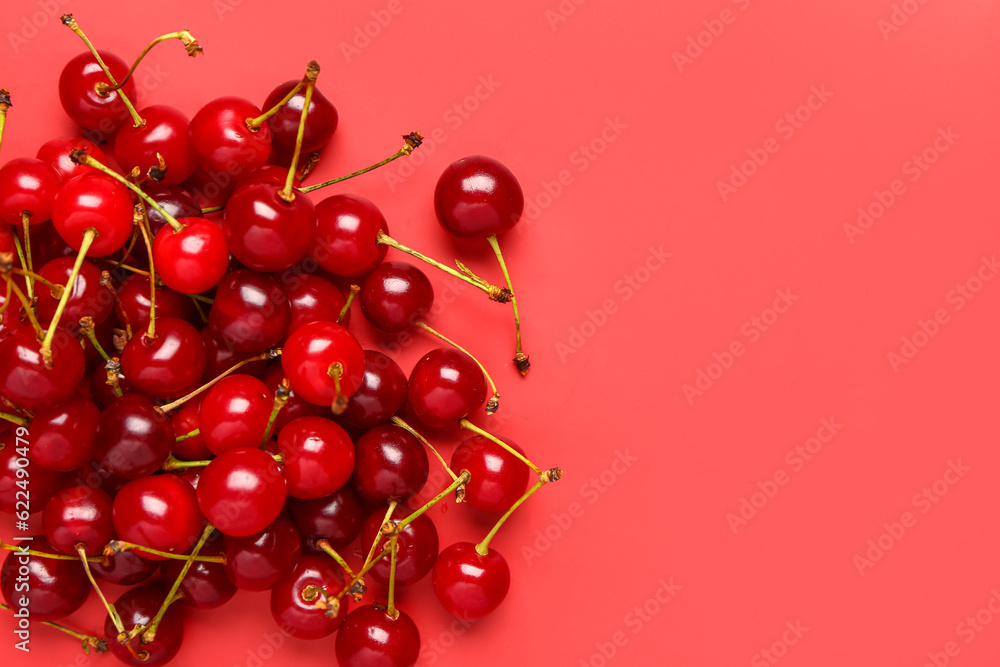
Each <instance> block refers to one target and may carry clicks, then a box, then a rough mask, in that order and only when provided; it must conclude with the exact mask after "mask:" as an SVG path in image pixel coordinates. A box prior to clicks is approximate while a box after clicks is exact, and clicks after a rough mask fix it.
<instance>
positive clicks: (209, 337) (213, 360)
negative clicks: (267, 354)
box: [201, 326, 284, 416]
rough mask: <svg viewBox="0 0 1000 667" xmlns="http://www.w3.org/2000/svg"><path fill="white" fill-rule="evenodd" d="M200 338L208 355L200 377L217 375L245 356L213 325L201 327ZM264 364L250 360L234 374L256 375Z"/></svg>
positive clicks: (214, 376)
mask: <svg viewBox="0 0 1000 667" xmlns="http://www.w3.org/2000/svg"><path fill="white" fill-rule="evenodd" d="M201 340H202V341H203V342H204V343H205V351H206V353H207V355H208V363H207V365H206V366H205V375H204V377H203V378H202V379H204V380H206V381H207V380H213V379H215V378H217V377H219V375H221V374H222V373H223V372H225V371H227V370H229V369H230V368H232V367H233V366H234V365H236V364H237V363H238V362H241V361H243V360H244V358H245V355H244V354H241V353H238V352H237V351H236V348H235V347H234V346H233V344H232V343H231V342H230V341H229V340H226V339H224V338H223V336H222V334H220V333H219V332H218V331H216V329H215V327H212V326H207V327H205V328H204V329H202V330H201ZM266 365H267V362H266V361H252V362H250V363H249V364H247V365H246V366H240V367H239V368H238V369H237V370H236V371H235V372H234V374H238V375H254V376H256V375H259V374H260V373H262V372H263V370H264V367H265V366H266ZM282 412H284V410H282ZM279 416H280V414H279Z"/></svg>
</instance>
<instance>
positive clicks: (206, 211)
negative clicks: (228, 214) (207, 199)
mask: <svg viewBox="0 0 1000 667" xmlns="http://www.w3.org/2000/svg"><path fill="white" fill-rule="evenodd" d="M225 208H226V207H225V205H224V204H220V205H219V206H209V207H208V208H203V209H201V214H202V215H208V214H209V213H218V212H219V211H222V210H224V209H225Z"/></svg>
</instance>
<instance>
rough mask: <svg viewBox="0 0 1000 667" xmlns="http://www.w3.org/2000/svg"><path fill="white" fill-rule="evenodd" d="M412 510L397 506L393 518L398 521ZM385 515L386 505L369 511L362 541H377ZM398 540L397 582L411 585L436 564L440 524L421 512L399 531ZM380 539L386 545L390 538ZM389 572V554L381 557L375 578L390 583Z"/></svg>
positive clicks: (368, 542) (374, 568) (362, 529)
mask: <svg viewBox="0 0 1000 667" xmlns="http://www.w3.org/2000/svg"><path fill="white" fill-rule="evenodd" d="M410 514H412V512H411V511H410V510H408V509H406V508H404V507H399V506H397V507H396V509H395V510H393V512H392V517H391V519H390V520H392V521H399V520H400V519H403V518H405V517H407V516H409V515H410ZM384 518H385V510H383V509H376V510H375V511H374V512H372V513H371V514H369V515H368V518H367V519H366V520H365V523H364V525H363V526H362V527H361V543H362V544H366V545H367V544H372V543H373V542H374V541H375V538H376V537H377V536H378V534H379V531H380V530H381V528H382V520H383V519H384ZM396 540H397V545H398V547H399V552H398V554H397V556H396V586H397V587H400V586H409V585H410V584H413V583H416V582H417V581H419V580H420V579H422V578H423V577H424V576H425V575H426V574H427V573H428V572H430V571H431V569H432V568H433V567H434V561H435V560H436V559H437V554H438V533H437V528H435V527H434V522H433V521H431V518H430V517H429V516H427V514H421V515H420V516H419V517H418V518H417V519H415V520H414V521H413V522H412V523H408V524H406V526H405V527H404V528H403V529H402V530H401V531H399V536H398V537H397V538H396ZM380 541H381V542H382V544H383V545H384V546H387V545H388V542H389V540H388V538H385V539H384V540H380ZM376 553H378V551H376ZM389 573H390V562H389V558H388V557H385V558H383V559H382V560H380V561H379V563H378V565H376V566H375V567H373V568H372V569H371V576H372V578H373V579H376V580H378V581H381V582H382V583H384V584H388V583H389Z"/></svg>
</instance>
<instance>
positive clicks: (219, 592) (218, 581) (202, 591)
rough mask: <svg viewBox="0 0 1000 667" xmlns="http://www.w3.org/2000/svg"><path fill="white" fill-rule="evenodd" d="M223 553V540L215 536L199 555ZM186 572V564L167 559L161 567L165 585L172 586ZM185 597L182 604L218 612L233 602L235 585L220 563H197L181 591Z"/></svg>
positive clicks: (188, 574)
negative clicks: (219, 608)
mask: <svg viewBox="0 0 1000 667" xmlns="http://www.w3.org/2000/svg"><path fill="white" fill-rule="evenodd" d="M221 554H222V537H221V536H220V535H219V534H218V533H214V534H213V535H212V537H210V538H209V539H208V540H207V541H206V542H205V544H204V545H203V546H202V548H201V551H199V552H198V555H199V556H219V555H221ZM182 569H184V561H182V560H168V561H164V563H163V564H162V565H161V566H160V574H161V576H162V579H163V585H164V586H171V585H173V583H174V581H176V580H177V577H178V576H179V575H180V573H181V570H182ZM178 590H179V591H180V592H181V593H183V594H184V597H182V598H181V599H180V603H181V604H184V605H187V606H190V607H195V608H196V609H215V608H216V607H221V606H222V605H224V604H225V603H227V602H229V601H230V600H231V599H233V596H234V595H236V584H234V583H233V582H232V581H230V580H229V577H227V576H226V566H225V565H223V564H221V563H206V562H204V561H197V562H195V563H193V564H192V565H191V567H190V568H189V569H188V571H187V574H186V575H184V579H183V580H182V581H181V586H180V588H179V589H178Z"/></svg>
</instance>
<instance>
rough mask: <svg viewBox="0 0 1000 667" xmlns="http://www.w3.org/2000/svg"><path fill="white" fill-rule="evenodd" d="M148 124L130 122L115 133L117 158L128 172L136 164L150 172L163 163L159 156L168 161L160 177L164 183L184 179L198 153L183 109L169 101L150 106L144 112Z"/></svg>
mask: <svg viewBox="0 0 1000 667" xmlns="http://www.w3.org/2000/svg"><path fill="white" fill-rule="evenodd" d="M140 115H141V116H142V118H143V120H145V121H146V124H145V125H143V126H142V127H135V126H134V125H133V124H127V125H125V126H124V127H122V128H121V129H120V130H118V133H117V134H116V135H115V159H116V160H117V161H118V164H119V165H121V167H122V169H123V170H124V171H125V172H126V173H128V172H130V171H132V169H133V168H134V167H138V168H139V173H140V174H143V175H145V174H147V173H149V170H150V168H152V167H156V166H157V165H159V162H160V161H159V158H158V157H157V156H158V155H159V156H162V158H163V162H164V163H165V164H166V165H167V170H166V173H165V174H163V177H162V180H161V181H160V182H161V183H163V184H164V185H177V184H178V183H183V182H184V181H185V180H187V178H188V177H189V176H190V175H191V174H193V173H194V170H195V167H196V166H197V165H198V160H197V155H196V154H195V149H194V146H192V145H191V140H190V139H189V138H188V126H189V125H190V124H191V123H190V121H189V120H188V117H187V116H185V115H184V113H183V112H181V111H179V110H178V109H175V108H174V107H171V106H167V105H165V104H154V105H153V106H149V107H146V108H145V109H143V110H142V112H141V114H140Z"/></svg>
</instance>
